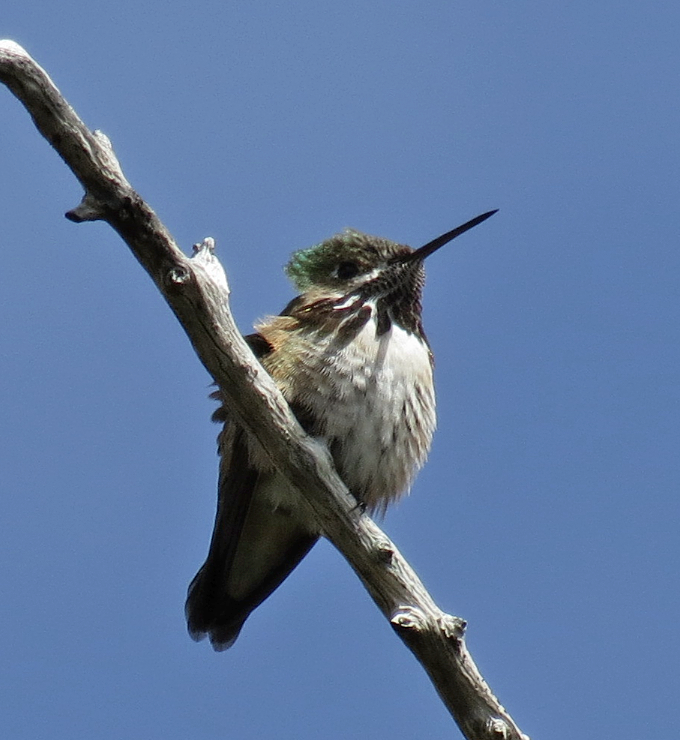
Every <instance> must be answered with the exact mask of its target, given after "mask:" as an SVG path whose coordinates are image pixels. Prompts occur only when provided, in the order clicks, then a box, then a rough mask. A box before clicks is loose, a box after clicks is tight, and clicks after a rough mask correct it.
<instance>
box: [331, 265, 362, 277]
mask: <svg viewBox="0 0 680 740" xmlns="http://www.w3.org/2000/svg"><path fill="white" fill-rule="evenodd" d="M335 274H336V275H337V276H338V278H339V279H340V280H351V279H352V278H353V277H356V276H357V275H358V274H359V265H357V263H356V262H341V263H340V264H339V265H338V269H337V270H336V271H335Z"/></svg>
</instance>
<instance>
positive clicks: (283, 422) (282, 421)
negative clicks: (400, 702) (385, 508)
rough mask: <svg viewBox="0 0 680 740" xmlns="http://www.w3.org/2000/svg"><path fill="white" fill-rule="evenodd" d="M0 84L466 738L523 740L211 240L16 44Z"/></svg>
mask: <svg viewBox="0 0 680 740" xmlns="http://www.w3.org/2000/svg"><path fill="white" fill-rule="evenodd" d="M0 81H2V82H3V83H4V84H5V85H7V87H9V89H10V90H11V91H12V92H13V93H14V95H15V96H16V97H17V98H18V99H19V100H20V101H21V103H23V105H24V106H25V107H26V109H27V110H28V112H29V113H30V114H31V116H32V118H33V121H34V123H35V125H36V126H37V128H38V130H39V131H40V133H41V134H42V135H43V136H44V137H45V138H46V139H47V140H48V141H49V142H50V144H51V145H52V146H53V147H54V148H55V149H56V150H57V152H58V153H59V155H60V156H61V157H62V159H63V160H64V161H65V162H66V164H67V165H68V167H69V168H70V169H71V171H72V172H73V174H74V175H75V176H76V177H77V178H78V180H79V181H80V183H81V184H82V186H83V188H84V189H85V196H84V197H83V200H82V202H81V203H80V205H78V206H77V207H76V208H74V209H73V210H71V211H69V212H68V213H67V214H66V217H67V218H69V219H71V220H72V221H76V222H81V221H94V220H102V221H106V222H107V223H108V224H110V225H111V226H112V227H113V228H114V229H115V230H116V231H117V232H118V233H119V234H120V235H121V237H122V238H123V239H124V240H125V242H126V243H127V245H128V246H129V247H130V249H131V250H132V253H133V254H134V255H135V257H136V258H137V259H138V260H139V262H140V263H141V265H142V266H143V267H144V269H145V270H146V271H147V272H148V273H149V275H150V276H151V278H152V279H153V281H154V282H155V283H156V286H157V287H158V289H159V290H160V291H161V293H162V294H163V296H164V297H165V299H166V301H167V302H168V304H169V306H170V308H171V309H172V310H173V311H174V313H175V315H176V316H177V318H178V319H179V321H180V323H181V324H182V326H183V327H184V330H185V331H186V333H187V335H188V336H189V339H190V341H191V343H192V345H193V347H194V349H195V351H196V353H197V355H198V357H199V359H200V360H201V362H202V363H203V364H204V365H205V367H206V369H207V370H208V372H209V373H210V374H211V375H212V376H213V378H214V379H215V381H216V382H217V384H218V385H219V387H220V390H221V392H222V396H223V398H224V399H225V402H226V403H227V404H228V406H229V409H230V413H231V414H234V415H236V416H237V417H238V420H239V423H240V424H242V426H243V427H244V428H246V429H247V430H248V431H249V432H251V433H252V434H254V435H255V436H256V437H257V438H258V440H259V441H260V443H261V445H262V448H263V449H264V450H267V452H268V454H269V456H270V457H271V459H272V461H273V462H274V464H275V465H276V466H277V468H278V469H279V470H280V471H281V472H282V473H283V474H284V475H285V476H286V477H287V478H288V479H289V480H290V481H291V482H292V483H293V484H294V485H295V486H296V487H297V488H299V489H300V490H301V491H302V492H303V493H304V495H305V497H306V498H307V499H308V500H309V503H310V505H311V506H312V508H313V510H314V512H315V515H316V517H317V518H318V520H319V523H320V525H321V528H322V531H323V532H324V534H325V536H326V537H327V538H328V539H329V540H330V541H331V542H332V543H333V544H334V545H335V547H337V549H338V550H340V552H341V553H342V554H343V555H344V556H345V558H346V559H347V560H348V561H349V563H350V565H351V566H352V568H353V569H354V570H355V571H356V573H357V575H358V576H359V578H361V580H362V582H363V583H364V585H365V587H366V589H367V590H368V592H369V593H370V595H371V597H372V598H373V600H374V601H375V603H376V604H377V605H378V607H379V609H380V610H381V611H382V612H383V614H384V615H385V617H387V619H388V620H389V622H390V624H391V625H392V627H393V629H394V630H395V632H396V633H397V634H398V635H399V637H401V639H402V640H403V641H404V643H405V644H406V645H407V646H408V648H409V649H410V650H411V651H412V652H413V654H414V655H415V657H416V658H417V659H418V660H419V661H420V663H421V664H422V665H423V667H424V668H425V670H426V671H427V673H428V674H429V676H430V678H431V680H432V682H433V683H434V685H435V687H436V689H437V691H438V692H439V695H440V697H441V698H442V700H443V701H444V703H445V705H446V706H447V708H448V709H449V711H450V712H451V714H452V715H453V717H454V719H455V720H456V722H457V723H458V725H459V727H460V729H461V730H462V732H463V734H464V735H465V737H466V738H468V740H491V739H492V738H493V739H495V740H498V739H500V738H503V739H504V740H528V738H527V736H526V735H523V734H522V733H521V732H520V730H519V728H518V727H517V725H516V724H515V723H514V721H513V720H512V718H511V717H510V715H509V714H508V713H507V712H506V711H505V709H504V708H503V707H502V706H501V705H500V703H499V702H498V700H497V699H496V698H495V696H494V695H493V694H492V693H491V690H490V689H489V687H488V686H487V684H486V682H485V681H484V679H483V678H482V676H481V674H480V673H479V671H478V670H477V667H476V666H475V664H474V662H473V660H472V658H471V656H470V654H469V653H468V650H467V647H466V645H465V640H464V636H463V635H464V631H465V622H464V621H463V620H462V619H460V618H459V617H454V616H451V615H449V614H445V613H444V612H442V611H441V609H439V608H438V607H437V605H436V604H435V603H434V601H433V600H432V598H431V597H430V595H429V594H428V592H427V591H426V589H425V587H424V586H423V584H422V582H421V581H420V579H419V578H418V576H417V575H416V573H415V572H414V571H413V569H412V568H411V567H410V566H409V564H408V563H407V562H406V561H405V560H404V558H403V557H402V556H401V554H400V553H399V551H398V550H397V548H396V547H395V546H394V544H393V543H392V542H391V541H390V540H389V539H388V538H387V536H386V535H385V534H384V533H383V532H382V531H381V530H380V529H379V528H378V527H377V526H376V524H375V523H374V522H373V521H372V520H371V519H370V518H369V517H368V516H366V515H365V514H362V513H361V512H360V511H358V509H357V507H356V502H355V500H354V499H353V498H352V496H351V495H350V493H349V492H348V490H347V488H346V487H345V485H344V484H343V482H342V481H341V480H340V478H339V477H338V474H337V472H336V471H335V469H334V467H333V463H332V460H331V458H330V455H329V454H328V451H327V450H326V448H325V447H324V446H323V445H322V444H320V443H319V442H317V441H315V440H314V439H312V438H311V437H309V436H307V435H306V434H305V433H304V431H303V430H302V428H301V427H300V425H299V424H298V423H297V421H296V419H295V417H294V416H293V414H292V412H291V410H290V408H289V407H288V404H287V403H286V401H285V400H284V398H283V396H282V395H281V393H280V392H279V391H278V389H277V387H276V385H275V384H274V382H273V381H272V379H271V378H270V376H269V375H268V374H267V373H266V372H265V371H264V369H263V368H262V366H261V365H260V364H259V362H258V361H257V360H256V359H255V357H254V356H253V354H252V353H251V351H250V349H249V348H248V346H247V344H246V343H245V341H244V340H243V337H242V336H241V334H240V333H239V332H238V330H237V328H236V326H235V324H234V321H233V319H232V316H231V313H230V310H229V300H228V299H229V287H228V284H227V279H226V275H225V273H224V270H223V269H222V266H221V265H220V263H219V261H218V260H217V259H216V257H215V256H214V242H213V240H212V239H210V238H208V239H205V240H204V241H203V242H202V243H201V244H200V245H196V246H195V247H194V255H193V257H192V258H187V257H186V256H185V255H184V254H183V253H182V251H181V250H180V249H179V247H178V246H177V244H176V243H175V242H174V240H173V239H172V236H171V235H170V234H169V232H168V231H167V229H166V228H165V227H164V226H163V224H162V223H161V221H160V220H159V219H158V217H157V216H156V214H155V213H154V212H153V210H152V209H151V208H150V207H149V206H148V205H147V204H146V203H145V202H144V201H143V200H142V198H141V197H140V196H139V195H138V194H137V193H136V192H135V191H134V190H133V189H132V187H131V186H130V184H129V183H128V181H127V180H126V179H125V176H124V175H123V172H122V170H121V167H120V165H119V163H118V160H117V159H116V156H115V154H114V152H113V150H112V148H111V144H110V142H109V140H108V139H107V138H106V136H104V135H103V134H102V133H100V132H97V131H95V132H92V131H90V130H89V129H88V128H87V127H86V126H85V124H84V123H83V122H82V121H81V120H80V118H79V117H78V115H77V114H76V113H75V111H74V110H73V109H72V108H71V106H70V105H69V104H68V103H67V102H66V100H65V99H64V98H63V97H62V95H61V93H60V92H59V90H58V89H57V88H56V87H55V85H54V84H53V83H52V81H51V80H50V78H49V76H48V75H47V73H46V72H45V71H44V70H43V69H42V68H41V67H40V66H38V64H36V62H35V61H34V60H33V59H32V58H31V57H30V56H29V55H28V54H27V53H26V52H25V51H24V50H23V49H22V48H21V47H20V46H18V45H17V44H16V43H14V42H12V41H2V42H0Z"/></svg>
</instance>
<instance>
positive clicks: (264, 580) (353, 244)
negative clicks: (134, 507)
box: [186, 211, 495, 650]
mask: <svg viewBox="0 0 680 740" xmlns="http://www.w3.org/2000/svg"><path fill="white" fill-rule="evenodd" d="M494 213H495V211H489V212H488V213H484V214H482V215H481V216H477V217H476V218H474V219H472V220H471V221H468V222H467V223H465V224H463V225H462V226H459V227H458V228H456V229H453V231H449V232H447V233H446V234H443V235H442V236H440V237H438V238H437V239H434V240H433V241H431V242H429V243H428V244H426V245H425V246H424V247H421V248H420V249H416V250H414V249H412V248H411V247H407V246H405V245H402V244H396V243H395V242H392V241H389V240H387V239H382V238H379V237H375V236H368V235H367V234H362V233H360V232H358V231H352V230H347V231H344V232H343V233H341V234H338V235H336V236H334V237H332V238H330V239H328V240H326V241H324V242H322V243H321V244H317V245H316V246H313V247H310V248H309V249H303V250H300V251H298V252H295V253H294V254H293V256H292V258H291V260H290V262H289V263H288V266H287V267H286V272H287V274H288V276H289V277H290V278H291V280H292V281H293V283H294V284H295V287H296V288H297V289H298V290H299V291H300V295H298V296H297V298H294V299H293V300H292V301H291V302H290V303H289V304H288V305H287V306H286V307H285V308H284V309H283V311H282V312H281V314H280V315H278V316H274V317H270V318H268V319H266V320H264V321H262V322H261V323H260V324H258V325H257V326H256V327H255V328H256V329H257V333H256V334H251V335H249V336H248V337H246V340H247V341H248V344H249V345H250V347H251V349H252V350H253V352H254V353H255V355H256V356H257V357H258V359H259V360H260V362H261V363H262V365H263V367H264V368H265V370H267V372H268V373H269V374H270V375H271V376H272V378H274V380H275V381H276V384H277V385H278V387H279V388H280V390H281V392H282V393H283V395H284V396H285V398H286V400H287V401H288V403H289V404H290V406H291V409H292V410H293V412H294V413H295V415H296V417H297V419H298V421H299V422H300V424H301V425H302V426H303V427H304V429H305V431H306V432H307V433H308V434H311V435H313V436H315V437H317V438H320V439H322V440H323V441H324V442H325V443H326V444H327V446H328V449H329V451H330V453H331V456H332V458H333V461H334V463H335V466H336V468H337V471H338V473H339V475H340V477H341V478H342V480H343V481H344V483H345V484H346V485H347V488H348V489H349V491H350V492H351V493H352V495H353V496H354V497H355V498H356V500H357V502H358V504H359V505H361V507H362V508H366V509H367V510H368V511H369V512H372V513H379V514H382V513H383V512H384V511H385V509H386V508H387V506H388V505H389V504H391V503H392V502H394V501H396V500H398V499H399V497H400V496H401V495H402V494H403V493H404V492H406V491H407V490H408V489H409V487H410V485H411V483H412V481H413V478H414V476H415V473H416V472H417V471H418V469H419V468H420V467H421V466H422V465H423V463H424V462H425V459H426V457H427V454H428V452H429V449H430V443H431V441H432V435H433V432H434V428H435V396H434V386H433V382H432V352H431V350H430V346H429V344H428V342H427V339H426V337H425V332H424V331H423V324H422V316H421V313H422V311H421V293H422V288H423V283H424V280H425V271H424V268H423V261H424V259H425V258H426V257H428V256H429V255H430V254H432V253H433V252H434V251H436V250H437V249H439V248H440V247H441V246H443V245H444V244H446V243H447V242H449V241H451V240H452V239H455V238H456V237H457V236H460V235H461V234H463V233H464V232H466V231H468V230H469V229H471V228H473V227H474V226H477V225H478V224H480V223H481V222H482V221H485V220H486V219H487V218H489V217H490V216H492V215H493V214H494ZM214 395H215V397H216V398H218V399H219V398H220V396H219V391H218V392H217V393H216V394H214ZM213 418H214V419H215V420H216V421H220V422H222V423H223V424H224V426H223V429H222V432H221V433H220V435H219V441H218V446H219V453H220V458H221V460H220V473H219V484H218V502H217V515H216V518H215V528H214V531H213V535H212V541H211V543H210V551H209V553H208V557H207V559H206V561H205V563H204V565H203V566H202V567H201V569H200V570H199V571H198V573H197V574H196V576H195V578H194V579H193V581H192V582H191V585H190V586H189V593H188V597H187V603H186V615H187V622H188V628H189V633H190V634H191V636H192V637H193V638H194V639H196V640H200V639H202V638H203V637H205V636H206V635H208V636H209V637H210V641H211V643H212V645H213V647H214V648H215V649H216V650H224V649H226V648H228V647H230V646H231V645H232V644H233V643H234V641H235V640H236V638H237V637H238V634H239V632H240V631H241V628H242V627H243V623H244V622H245V620H246V619H247V617H248V616H249V614H250V613H251V612H252V611H253V610H254V609H255V608H256V607H257V606H258V605H259V604H261V603H262V601H264V600H265V599H266V598H267V597H268V596H269V595H270V594H271V593H272V591H274V589H276V588H277V587H278V586H279V584H280V583H281V582H282V581H283V580H284V579H285V578H286V576H288V574H289V573H290V572H291V571H292V570H293V568H295V566H296V565H297V564H298V563H299V562H300V560H301V559H302V558H303V557H304V556H305V555H306V554H307V552H309V550H310V548H311V547H312V545H314V543H315V542H316V541H317V539H318V538H319V536H320V531H319V527H318V525H317V523H316V521H315V519H314V516H313V514H312V512H311V509H310V508H309V507H308V505H307V504H306V502H305V501H304V499H303V497H302V494H301V493H299V492H298V491H297V490H296V489H295V488H294V487H293V486H292V485H291V484H290V483H289V482H288V481H287V480H286V479H285V478H284V477H283V476H282V475H281V474H280V473H278V471H277V470H276V468H274V467H273V465H272V463H271V462H270V460H269V458H268V457H267V455H266V454H265V453H264V451H263V450H262V449H261V447H260V446H259V443H258V442H257V441H256V440H255V439H254V438H252V437H251V436H250V435H249V434H248V433H247V432H246V431H245V430H244V429H243V428H241V427H240V426H239V425H238V424H237V423H236V421H235V420H233V419H231V418H230V415H229V409H228V408H224V407H221V408H219V409H218V410H217V411H216V412H215V414H214V416H213Z"/></svg>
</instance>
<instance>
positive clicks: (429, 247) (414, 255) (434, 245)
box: [393, 208, 498, 265]
mask: <svg viewBox="0 0 680 740" xmlns="http://www.w3.org/2000/svg"><path fill="white" fill-rule="evenodd" d="M497 211H498V208H496V209H494V210H493V211H487V212H486V213H482V215H481V216H476V217H475V218H473V219H470V220H469V221H466V222H465V223H464V224H463V225H462V226H457V227H456V228H455V229H453V230H452V231H447V232H446V234H442V235H441V236H438V237H437V238H436V239H433V240H432V241H431V242H428V243H427V244H425V246H423V247H420V248H419V249H416V250H415V251H414V252H410V253H409V254H407V255H404V256H400V257H397V258H396V259H394V260H393V261H394V262H397V263H400V264H402V265H403V264H406V263H408V262H415V261H422V260H424V259H425V257H429V256H430V255H431V254H432V252H436V251H437V250H438V249H439V248H440V247H443V246H444V245H445V244H448V243H449V242H450V241H451V240H452V239H455V238H456V237H457V236H460V235H461V234H464V233H465V232H466V231H470V229H473V228H474V227H475V226H477V225H478V224H481V223H482V221H486V219H487V218H491V216H493V214H494V213H497Z"/></svg>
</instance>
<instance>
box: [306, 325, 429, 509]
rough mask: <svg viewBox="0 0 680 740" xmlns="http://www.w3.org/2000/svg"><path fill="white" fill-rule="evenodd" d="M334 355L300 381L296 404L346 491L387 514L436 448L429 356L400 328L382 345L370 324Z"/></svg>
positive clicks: (326, 355)
mask: <svg viewBox="0 0 680 740" xmlns="http://www.w3.org/2000/svg"><path fill="white" fill-rule="evenodd" d="M317 349H318V347H317ZM332 350H333V348H332V347H330V346H329V348H328V351H327V352H326V353H324V355H323V363H324V366H323V368H319V367H318V365H317V367H315V368H314V369H312V368H311V367H309V368H307V370H308V372H306V373H303V374H302V375H306V376H307V377H306V378H304V388H298V390H299V391H300V395H299V396H298V398H302V400H303V404H304V406H305V407H306V408H307V409H309V410H310V411H311V413H312V416H313V418H315V419H316V420H317V421H316V423H315V429H316V431H317V432H318V434H319V436H321V437H322V438H324V439H325V440H326V442H327V443H328V445H329V448H330V451H331V454H332V455H333V458H334V460H335V463H336V466H337V468H338V472H339V473H340V476H341V477H342V479H343V480H344V482H345V484H346V485H347V487H348V488H349V489H350V491H351V492H352V493H353V494H354V495H355V496H356V497H357V498H358V499H359V500H360V501H362V502H363V503H365V504H366V505H367V506H368V507H369V508H370V509H372V510H378V511H382V510H384V509H385V508H386V506H387V505H388V504H389V503H391V502H392V501H393V500H395V499H396V498H398V497H399V496H400V495H401V494H403V493H404V492H406V491H407V490H408V488H409V486H410V485H411V482H412V480H413V477H414V476H415V473H416V472H417V470H418V469H419V468H420V467H421V465H422V464H423V463H424V462H425V459H426V457H427V453H428V451H429V448H430V443H431V441H432V435H433V432H434V428H435V423H436V418H435V399H434V390H433V384H432V365H431V361H430V353H429V349H428V347H427V345H426V344H425V342H424V341H422V340H421V339H420V338H419V337H417V336H416V335H414V334H412V333H410V332H407V331H405V330H403V329H401V328H400V327H399V326H397V325H395V324H393V325H392V327H391V328H390V329H389V330H388V331H387V332H386V333H384V334H383V335H382V336H380V337H378V338H376V326H375V322H374V321H369V322H368V323H367V324H366V326H365V327H364V328H363V329H362V331H361V332H360V334H359V335H358V336H357V337H356V338H355V339H354V341H352V342H350V343H349V344H347V346H345V347H343V348H342V349H341V350H340V351H332ZM316 357H317V358H318V357H319V355H318V353H317V354H316Z"/></svg>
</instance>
